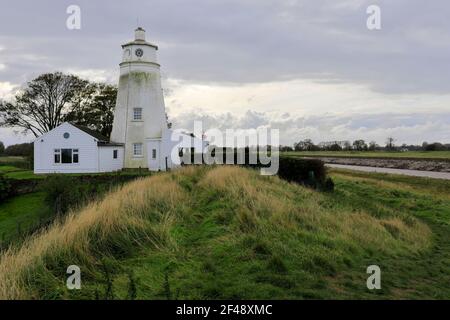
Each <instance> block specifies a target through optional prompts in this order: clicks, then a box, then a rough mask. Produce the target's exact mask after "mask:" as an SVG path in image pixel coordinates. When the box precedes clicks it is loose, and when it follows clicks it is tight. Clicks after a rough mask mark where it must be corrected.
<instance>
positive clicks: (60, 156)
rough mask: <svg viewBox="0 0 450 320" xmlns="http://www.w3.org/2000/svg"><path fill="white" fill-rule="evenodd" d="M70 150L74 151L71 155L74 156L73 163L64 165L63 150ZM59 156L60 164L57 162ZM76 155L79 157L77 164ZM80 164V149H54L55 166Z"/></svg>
mask: <svg viewBox="0 0 450 320" xmlns="http://www.w3.org/2000/svg"><path fill="white" fill-rule="evenodd" d="M63 149H64V150H65V149H68V150H72V152H71V154H72V159H71V162H69V163H63V162H62V150H63ZM56 155H58V156H59V162H56V161H55V156H56ZM75 155H77V157H78V159H77V162H75V161H74V158H75ZM79 163H80V149H78V148H77V149H72V148H56V149H53V164H62V165H71V164H79Z"/></svg>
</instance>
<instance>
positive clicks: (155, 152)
mask: <svg viewBox="0 0 450 320" xmlns="http://www.w3.org/2000/svg"><path fill="white" fill-rule="evenodd" d="M156 156H157V150H156V149H152V159H156Z"/></svg>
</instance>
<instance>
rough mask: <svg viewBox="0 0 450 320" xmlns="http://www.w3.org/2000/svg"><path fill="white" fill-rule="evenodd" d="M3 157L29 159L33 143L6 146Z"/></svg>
mask: <svg viewBox="0 0 450 320" xmlns="http://www.w3.org/2000/svg"><path fill="white" fill-rule="evenodd" d="M5 155H7V156H18V157H31V156H32V155H33V143H19V144H13V145H10V146H8V147H7V148H6V149H5Z"/></svg>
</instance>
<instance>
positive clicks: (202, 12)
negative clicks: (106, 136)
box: [0, 0, 450, 93]
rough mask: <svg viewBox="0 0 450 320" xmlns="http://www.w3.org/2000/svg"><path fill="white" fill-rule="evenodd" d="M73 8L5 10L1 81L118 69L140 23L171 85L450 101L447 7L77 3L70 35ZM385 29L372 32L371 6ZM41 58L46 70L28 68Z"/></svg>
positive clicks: (134, 0)
mask: <svg viewBox="0 0 450 320" xmlns="http://www.w3.org/2000/svg"><path fill="white" fill-rule="evenodd" d="M72 3H73V1H67V0H63V1H57V2H56V1H50V0H41V1H34V2H30V1H24V0H16V1H14V2H9V3H8V4H6V3H2V4H1V10H0V30H1V32H0V45H1V46H2V47H4V48H5V50H3V51H0V62H1V63H4V64H6V66H7V68H6V69H5V70H3V71H0V81H13V82H16V81H23V77H24V74H27V75H30V74H37V73H39V72H44V71H51V70H52V69H62V68H65V67H72V68H75V67H76V68H85V69H86V68H87V69H88V68H97V69H109V70H115V69H117V64H118V62H119V60H120V47H119V45H120V44H121V43H122V42H124V41H126V40H128V39H129V38H130V37H131V36H132V29H133V28H134V27H135V26H136V22H135V21H136V18H137V17H139V21H140V24H141V25H143V26H144V27H146V28H147V30H148V31H149V37H150V38H151V40H152V41H155V42H156V43H158V44H160V48H161V52H160V60H161V62H162V65H163V70H164V72H165V74H166V75H167V76H168V77H171V78H180V79H184V80H190V81H196V82H199V81H202V82H269V81H274V80H290V79H298V78H312V79H316V80H317V81H341V82H354V83H360V84H361V83H364V84H367V85H369V86H371V87H372V88H373V89H374V90H377V91H380V92H385V93H405V92H406V93H408V92H414V93H420V92H427V93H430V92H431V93H448V92H449V91H450V72H449V71H450V31H449V30H450V21H449V19H447V16H446V14H447V13H448V12H449V9H450V3H448V1H445V0H435V1H432V2H426V3H425V2H423V1H419V0H397V1H395V2H394V1H387V0H379V1H373V0H370V1H369V0H346V1H339V2H336V1H334V0H315V1H305V0H303V1H300V0H299V1H295V0H267V1H263V0H247V1H240V0H228V1H207V0H197V1H185V0H173V1H165V0H164V1H163V0H158V1H144V0H139V1H138V0H131V1H127V2H123V1H106V0H98V1H88V0H79V1H77V4H79V5H80V7H81V8H82V30H80V31H69V30H67V29H66V28H65V19H66V17H67V15H66V13H65V9H66V8H67V6H68V5H69V4H72ZM373 3H376V4H379V5H380V6H381V8H382V19H383V20H382V21H383V29H382V30H381V31H375V32H370V31H368V30H367V29H366V27H365V21H366V17H367V15H366V12H365V9H366V8H367V6H368V5H369V4H373ZM24 53H28V54H34V55H36V56H40V57H42V59H41V60H40V61H39V62H36V63H34V62H32V61H27V60H26V59H23V58H21V55H23V54H24Z"/></svg>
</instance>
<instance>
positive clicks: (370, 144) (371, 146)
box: [369, 141, 378, 151]
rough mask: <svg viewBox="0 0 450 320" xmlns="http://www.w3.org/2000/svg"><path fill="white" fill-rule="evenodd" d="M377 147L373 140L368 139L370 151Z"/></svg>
mask: <svg viewBox="0 0 450 320" xmlns="http://www.w3.org/2000/svg"><path fill="white" fill-rule="evenodd" d="M377 148H378V145H377V143H376V142H375V141H370V142H369V150H370V151H375V150H376V149H377Z"/></svg>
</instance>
